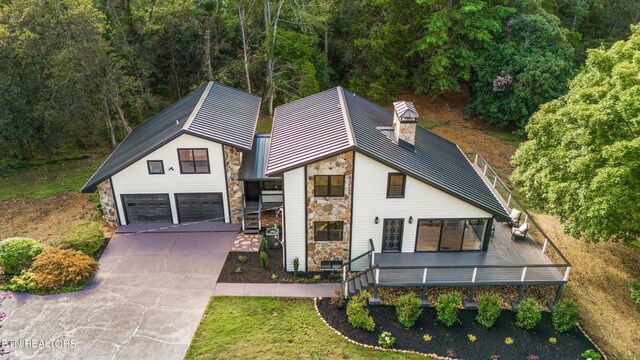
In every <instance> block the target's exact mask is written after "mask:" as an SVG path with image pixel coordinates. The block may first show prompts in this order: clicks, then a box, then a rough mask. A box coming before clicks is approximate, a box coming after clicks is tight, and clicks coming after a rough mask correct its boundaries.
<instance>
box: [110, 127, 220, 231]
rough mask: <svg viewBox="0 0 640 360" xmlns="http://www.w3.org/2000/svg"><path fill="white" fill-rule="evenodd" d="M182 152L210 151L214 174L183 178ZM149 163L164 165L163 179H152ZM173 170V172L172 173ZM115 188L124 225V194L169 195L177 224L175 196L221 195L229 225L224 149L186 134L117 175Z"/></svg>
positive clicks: (185, 175)
mask: <svg viewBox="0 0 640 360" xmlns="http://www.w3.org/2000/svg"><path fill="white" fill-rule="evenodd" d="M179 148H186V149H188V148H207V149H208V151H209V167H210V170H211V173H210V174H181V173H180V163H179V161H178V150H177V149H179ZM147 160H162V161H163V164H164V174H163V175H150V174H149V170H148V169H147ZM169 168H173V171H169ZM112 181H113V188H114V191H115V194H116V202H117V203H118V212H119V213H120V219H121V221H122V223H123V224H124V223H125V222H126V219H125V216H124V206H123V204H122V198H121V196H120V195H121V194H154V193H165V194H167V193H168V194H169V200H170V201H171V212H172V214H173V222H174V223H176V224H177V223H178V214H177V211H176V204H175V196H174V194H175V193H200V192H220V193H222V198H223V202H224V216H225V222H229V206H228V204H227V190H226V189H227V185H226V180H225V170H224V158H223V154H222V145H220V144H218V143H215V142H212V141H209V140H205V139H202V138H199V137H195V136H192V135H189V134H183V135H180V136H179V137H177V138H176V139H174V140H173V141H171V142H169V143H167V144H165V145H164V146H162V147H160V148H159V149H157V150H155V151H153V152H152V153H151V154H149V155H147V156H145V157H144V158H142V159H140V160H138V161H136V162H135V163H133V164H131V165H130V166H128V167H127V168H125V169H124V170H122V171H120V172H118V173H117V174H115V175H113V177H112Z"/></svg>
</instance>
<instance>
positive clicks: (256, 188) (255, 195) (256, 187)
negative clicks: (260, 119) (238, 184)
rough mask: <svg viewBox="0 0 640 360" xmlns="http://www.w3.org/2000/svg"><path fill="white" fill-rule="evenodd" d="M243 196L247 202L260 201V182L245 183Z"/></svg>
mask: <svg viewBox="0 0 640 360" xmlns="http://www.w3.org/2000/svg"><path fill="white" fill-rule="evenodd" d="M244 196H245V198H246V199H247V201H258V200H259V199H260V182H259V181H245V182H244Z"/></svg>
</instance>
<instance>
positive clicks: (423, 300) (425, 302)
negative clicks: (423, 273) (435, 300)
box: [420, 286, 431, 307]
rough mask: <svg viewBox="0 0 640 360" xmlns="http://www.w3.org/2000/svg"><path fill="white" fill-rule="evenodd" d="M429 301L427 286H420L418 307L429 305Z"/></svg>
mask: <svg viewBox="0 0 640 360" xmlns="http://www.w3.org/2000/svg"><path fill="white" fill-rule="evenodd" d="M430 305H431V303H429V298H428V297H427V287H426V286H423V287H422V295H421V297H420V307H429V306H430Z"/></svg>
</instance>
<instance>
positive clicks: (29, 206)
mask: <svg viewBox="0 0 640 360" xmlns="http://www.w3.org/2000/svg"><path fill="white" fill-rule="evenodd" d="M95 206H96V204H95V203H93V202H92V201H91V196H90V195H87V194H81V193H78V192H73V191H66V192H63V193H60V194H57V195H53V196H50V197H47V198H43V199H11V200H5V201H0V239H5V238H8V237H15V236H20V237H29V238H33V239H36V240H38V241H41V242H43V243H47V242H48V241H51V240H53V239H55V238H57V237H59V236H60V235H62V234H64V233H66V232H68V231H69V230H71V228H72V227H73V226H75V225H76V224H77V223H79V222H80V221H84V220H94V221H95V220H97V219H98V217H99V213H98V211H97V210H96V208H95ZM107 235H109V234H108V233H107Z"/></svg>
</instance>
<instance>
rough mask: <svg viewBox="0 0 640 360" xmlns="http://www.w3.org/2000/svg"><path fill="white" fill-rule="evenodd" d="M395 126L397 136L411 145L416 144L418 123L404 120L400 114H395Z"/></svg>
mask: <svg viewBox="0 0 640 360" xmlns="http://www.w3.org/2000/svg"><path fill="white" fill-rule="evenodd" d="M393 122H394V124H393V125H394V127H395V128H396V136H397V137H398V139H402V140H404V141H406V142H408V143H409V144H411V145H415V144H416V123H415V122H402V121H400V118H399V117H398V114H395V113H394V114H393Z"/></svg>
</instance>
